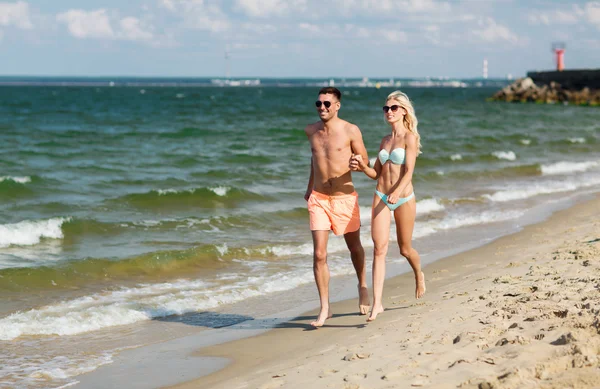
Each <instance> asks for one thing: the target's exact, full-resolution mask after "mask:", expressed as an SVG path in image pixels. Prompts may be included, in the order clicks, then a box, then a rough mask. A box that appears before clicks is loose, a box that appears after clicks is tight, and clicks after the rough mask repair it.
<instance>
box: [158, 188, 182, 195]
mask: <svg viewBox="0 0 600 389" xmlns="http://www.w3.org/2000/svg"><path fill="white" fill-rule="evenodd" d="M156 192H158V195H159V196H165V195H168V194H170V193H179V191H178V190H177V189H158V190H157V191H156Z"/></svg>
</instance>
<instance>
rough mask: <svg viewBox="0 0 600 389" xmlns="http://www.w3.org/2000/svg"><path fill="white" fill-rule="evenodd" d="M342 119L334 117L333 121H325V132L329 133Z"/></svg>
mask: <svg viewBox="0 0 600 389" xmlns="http://www.w3.org/2000/svg"><path fill="white" fill-rule="evenodd" d="M339 120H340V119H339V118H338V117H337V116H336V117H332V118H331V119H329V120H327V121H325V120H323V129H324V130H325V131H329V130H331V129H332V128H333V126H334V125H335V123H337V122H338V121H339Z"/></svg>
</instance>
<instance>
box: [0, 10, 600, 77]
mask: <svg viewBox="0 0 600 389" xmlns="http://www.w3.org/2000/svg"><path fill="white" fill-rule="evenodd" d="M553 41H563V42H565V43H566V45H567V50H566V54H565V65H566V67H567V68H590V67H592V68H598V67H600V1H567V0H565V1H559V0H554V1H552V0H530V1H527V0H445V1H443V0H127V1H123V0H118V1H117V0H85V1H82V0H53V1H50V0H29V1H27V0H20V1H2V0H0V55H1V58H2V59H1V61H0V75H74V76H102V75H106V76H118V75H123V76H185V77H194V76H197V77H224V76H225V75H226V73H227V69H229V73H230V75H231V76H233V77H397V78H400V77H426V76H431V77H444V76H447V77H479V76H480V75H481V73H482V62H483V59H484V58H487V60H488V63H489V65H488V68H489V76H490V77H506V75H507V74H512V75H513V76H514V77H520V76H523V75H525V73H526V72H527V71H528V70H536V69H539V70H541V69H551V68H553V66H554V62H553V54H552V53H551V51H550V45H551V43H552V42H553ZM226 51H228V52H229V56H230V60H229V66H227V65H226V61H225V52H226Z"/></svg>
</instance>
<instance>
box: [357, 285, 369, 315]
mask: <svg viewBox="0 0 600 389" xmlns="http://www.w3.org/2000/svg"><path fill="white" fill-rule="evenodd" d="M370 307H371V302H370V301H369V289H367V287H366V286H363V287H362V288H361V286H360V285H358V312H359V313H360V314H361V315H366V314H367V313H369V308H370Z"/></svg>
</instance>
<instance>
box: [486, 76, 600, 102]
mask: <svg viewBox="0 0 600 389" xmlns="http://www.w3.org/2000/svg"><path fill="white" fill-rule="evenodd" d="M527 75H528V77H524V78H520V79H518V80H516V81H515V82H513V83H512V84H510V85H508V86H506V87H504V88H502V89H501V90H500V91H498V92H497V93H496V94H494V95H493V96H492V97H491V100H493V101H508V102H522V103H525V102H534V103H540V104H555V103H563V104H578V105H592V106H600V70H585V71H577V70H572V71H565V72H530V73H528V74H527ZM557 80H560V81H561V82H560V83H559V82H558V81H557Z"/></svg>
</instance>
